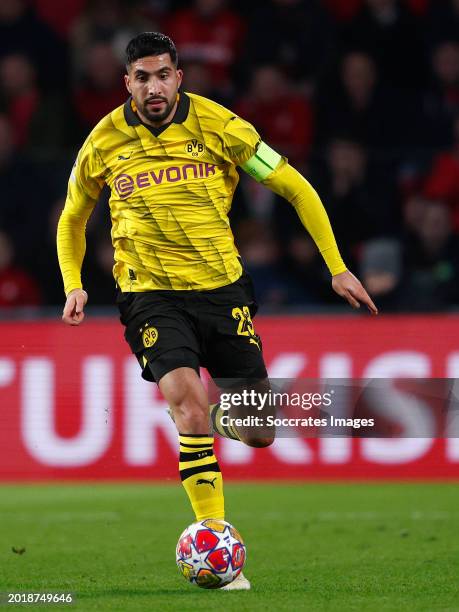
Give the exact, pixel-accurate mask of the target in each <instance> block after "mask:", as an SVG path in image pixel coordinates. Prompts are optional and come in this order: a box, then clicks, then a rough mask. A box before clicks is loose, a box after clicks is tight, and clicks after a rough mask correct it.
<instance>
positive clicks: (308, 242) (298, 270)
mask: <svg viewBox="0 0 459 612" xmlns="http://www.w3.org/2000/svg"><path fill="white" fill-rule="evenodd" d="M282 238H283V240H285V238H286V236H284V235H283V234H282ZM285 247H286V249H285V257H284V262H283V263H284V278H285V279H286V280H287V281H288V286H289V293H288V303H289V304H309V305H311V304H316V305H317V304H320V303H326V302H329V301H330V293H331V292H330V273H329V272H328V270H327V268H326V266H325V264H324V262H323V260H322V256H321V255H320V253H319V251H318V249H317V247H316V245H315V244H314V241H313V240H312V238H311V237H310V236H309V234H308V233H307V231H306V230H304V229H297V230H296V231H294V233H293V234H292V236H291V237H290V238H289V239H288V240H287V241H286V244H285Z"/></svg>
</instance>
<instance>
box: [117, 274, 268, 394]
mask: <svg viewBox="0 0 459 612" xmlns="http://www.w3.org/2000/svg"><path fill="white" fill-rule="evenodd" d="M116 303H117V305H118V308H119V310H120V314H121V317H120V320H121V323H123V325H124V326H125V328H126V329H125V334H124V336H125V338H126V340H127V342H128V344H129V346H130V347H131V350H132V352H133V353H134V354H135V355H136V357H137V359H138V361H139V364H140V366H141V368H142V376H143V378H145V379H146V380H150V381H153V380H154V381H156V382H157V383H158V382H159V380H160V379H161V377H162V376H164V374H167V372H170V371H171V370H175V369H176V368H180V367H191V368H193V369H194V370H196V372H198V373H199V367H200V366H203V367H205V368H207V370H208V372H209V374H210V376H211V377H212V378H213V379H219V380H220V381H221V385H222V386H224V381H225V379H226V380H228V379H231V380H232V381H246V380H260V379H264V378H266V377H267V373H266V367H265V364H264V360H263V354H262V346H261V340H260V337H259V336H258V335H257V334H256V333H255V330H254V327H253V322H252V317H254V316H255V313H256V311H257V308H258V306H257V303H256V301H255V298H254V293H253V285H252V281H251V279H250V277H249V276H248V275H247V274H245V273H243V274H242V276H241V277H240V278H239V279H238V280H237V281H236V282H234V283H232V284H230V285H226V286H224V287H219V288H218V289H211V290H208V291H195V290H190V291H168V290H155V291H144V292H141V293H131V292H121V291H119V292H118V296H117V299H116Z"/></svg>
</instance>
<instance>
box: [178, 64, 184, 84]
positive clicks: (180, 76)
mask: <svg viewBox="0 0 459 612" xmlns="http://www.w3.org/2000/svg"><path fill="white" fill-rule="evenodd" d="M182 79H183V70H181V69H180V68H179V69H178V70H177V86H178V87H180V85H181V84H182Z"/></svg>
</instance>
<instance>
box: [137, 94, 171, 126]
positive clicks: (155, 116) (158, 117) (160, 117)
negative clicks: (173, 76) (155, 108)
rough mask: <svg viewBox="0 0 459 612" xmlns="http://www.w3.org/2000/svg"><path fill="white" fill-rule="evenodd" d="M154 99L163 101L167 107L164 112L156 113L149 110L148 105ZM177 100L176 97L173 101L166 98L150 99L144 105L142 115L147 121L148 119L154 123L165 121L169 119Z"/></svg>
mask: <svg viewBox="0 0 459 612" xmlns="http://www.w3.org/2000/svg"><path fill="white" fill-rule="evenodd" d="M152 99H154V100H161V101H162V102H165V103H166V106H165V107H164V110H163V111H162V112H156V113H155V112H152V111H151V110H150V109H149V107H148V103H149V102H151V101H152ZM176 100H177V96H176V95H175V96H174V97H173V98H172V100H168V99H167V98H165V97H164V96H156V97H155V98H149V99H148V100H145V102H144V104H143V107H142V114H143V115H144V117H145V118H146V119H148V121H151V122H152V123H159V122H161V121H164V119H167V117H168V116H169V115H170V113H171V111H172V109H173V108H174V104H175V103H176Z"/></svg>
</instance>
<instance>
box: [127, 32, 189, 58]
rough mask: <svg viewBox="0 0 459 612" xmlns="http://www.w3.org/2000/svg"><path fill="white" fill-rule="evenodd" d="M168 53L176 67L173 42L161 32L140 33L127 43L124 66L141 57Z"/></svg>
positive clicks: (175, 52)
mask: <svg viewBox="0 0 459 612" xmlns="http://www.w3.org/2000/svg"><path fill="white" fill-rule="evenodd" d="M162 53H169V55H170V56H171V60H172V63H173V64H174V65H175V66H177V62H178V55H177V49H176V48H175V45H174V43H173V41H172V40H171V39H170V38H169V36H166V35H165V34H161V32H142V34H138V35H137V36H135V37H134V38H133V39H132V40H130V41H129V43H128V46H127V47H126V64H127V65H128V66H129V64H132V62H135V61H136V60H138V59H140V58H141V57H147V56H148V55H161V54H162Z"/></svg>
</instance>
